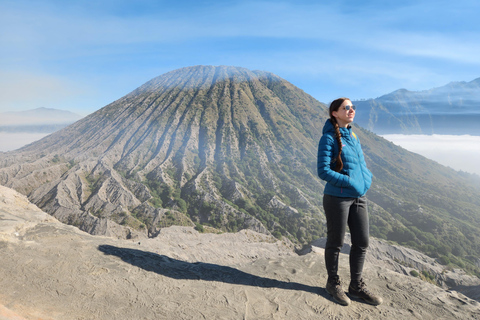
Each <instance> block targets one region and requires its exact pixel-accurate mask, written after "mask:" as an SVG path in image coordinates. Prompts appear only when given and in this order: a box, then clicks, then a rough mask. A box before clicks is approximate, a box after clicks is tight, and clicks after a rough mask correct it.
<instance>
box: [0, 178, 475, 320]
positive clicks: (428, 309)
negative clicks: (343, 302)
mask: <svg viewBox="0 0 480 320" xmlns="http://www.w3.org/2000/svg"><path fill="white" fill-rule="evenodd" d="M0 220H1V221H0V222H1V223H0V252H1V255H2V257H3V259H2V261H1V262H0V274H1V275H2V276H1V277H0V319H2V320H5V319H6V320H14V319H15V320H20V319H43V320H47V319H52V320H53V319H59V320H69V319H75V320H78V319H89V320H92V319H478V318H479V317H480V303H479V302H478V301H475V300H473V299H470V298H468V297H467V296H465V295H463V294H461V293H458V292H456V291H452V290H445V289H442V288H440V287H438V286H435V285H433V284H430V283H428V282H425V281H422V280H420V279H419V278H416V277H413V276H410V275H408V274H407V275H406V274H401V273H398V272H395V271H392V270H389V269H387V268H385V266H384V265H382V264H380V263H379V262H378V260H377V262H374V261H372V260H369V262H368V263H367V265H366V268H365V269H366V270H365V277H366V278H367V279H368V280H369V281H368V282H369V284H370V287H371V288H372V290H375V291H376V292H378V293H379V294H380V295H382V296H383V297H384V301H385V302H384V303H383V304H382V305H380V306H378V307H374V306H370V305H367V304H365V303H362V302H360V301H353V303H352V305H350V306H348V307H342V306H340V305H338V304H336V303H335V302H334V301H332V299H331V298H330V297H329V296H328V294H327V293H326V292H325V290H324V285H325V281H326V274H325V270H324V262H323V252H322V249H321V248H319V247H317V246H314V247H313V250H311V252H309V253H305V254H303V255H297V254H296V253H294V251H293V249H292V248H291V247H290V246H289V245H288V244H287V243H284V242H282V241H279V240H277V239H275V238H273V237H271V236H267V235H265V234H261V233H257V232H254V231H251V230H243V231H241V232H238V233H221V234H216V233H204V234H200V233H198V232H197V231H195V230H194V229H193V228H192V227H179V226H174V227H170V228H164V229H162V230H161V231H160V233H159V234H158V236H157V237H155V238H150V239H137V240H124V239H115V238H112V237H105V236H92V235H90V234H87V233H84V232H82V231H80V230H78V229H77V228H75V227H73V226H68V225H65V224H62V223H60V222H58V221H57V220H56V219H55V218H53V217H51V216H50V215H48V214H46V213H44V212H42V211H41V210H40V209H38V208H37V207H36V206H35V205H32V204H31V203H29V201H28V200H27V198H26V197H25V196H23V195H20V194H19V193H17V192H15V191H14V190H11V189H8V188H5V187H0ZM319 241H321V240H319ZM384 245H385V244H384ZM383 249H384V248H382V250H383ZM397 251H398V253H396V255H397V256H398V255H400V254H401V253H400V252H402V250H401V248H399V247H395V248H394V249H389V250H388V252H390V253H392V252H397ZM403 254H404V255H406V256H408V255H410V253H409V252H408V250H407V251H403ZM374 258H378V257H372V256H370V257H369V259H374ZM382 260H384V263H386V262H387V261H389V260H390V258H389V257H388V254H387V255H384V256H383V259H382ZM347 265H348V257H347V256H346V255H343V254H342V255H341V268H340V274H341V275H342V276H343V277H344V278H345V279H348V269H347V268H346V266H347ZM415 267H417V266H415Z"/></svg>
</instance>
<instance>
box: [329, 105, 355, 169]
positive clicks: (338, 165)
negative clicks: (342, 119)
mask: <svg viewBox="0 0 480 320" xmlns="http://www.w3.org/2000/svg"><path fill="white" fill-rule="evenodd" d="M345 100H350V99H348V98H338V99H335V100H333V101H332V103H330V108H328V114H329V115H330V121H331V122H332V124H333V127H334V128H335V138H336V139H337V142H338V155H337V158H336V159H335V162H336V164H335V171H337V172H340V171H342V169H343V161H342V157H341V154H342V135H341V133H340V128H339V126H338V123H337V119H336V118H335V117H334V116H333V112H334V111H338V109H339V108H340V106H341V105H342V103H343V102H344V101H345Z"/></svg>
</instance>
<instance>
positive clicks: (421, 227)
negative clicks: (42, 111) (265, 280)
mask: <svg viewBox="0 0 480 320" xmlns="http://www.w3.org/2000/svg"><path fill="white" fill-rule="evenodd" d="M357 112H358V113H361V112H362V110H360V109H358V110H357ZM327 115H328V112H327V107H326V106H325V105H324V104H323V103H321V102H319V101H317V100H316V99H314V98H313V97H311V96H310V95H308V94H307V93H305V92H304V91H302V90H301V89H299V88H297V87H295V86H294V85H293V84H291V83H289V82H288V81H286V80H284V79H282V78H280V77H278V76H277V75H274V74H272V73H269V72H265V71H251V70H248V69H244V68H239V67H228V66H194V67H187V68H182V69H178V70H174V71H171V72H168V73H166V74H164V75H161V76H159V77H157V78H154V79H152V80H151V81H149V82H147V83H145V84H144V85H142V86H141V87H139V88H138V89H136V90H134V91H133V92H131V93H129V94H127V95H126V96H124V97H122V98H120V99H119V100H117V101H114V102H113V103H111V104H109V105H107V106H105V107H103V108H101V109H99V110H98V111H96V112H95V113H92V114H90V115H89V116H87V117H85V118H83V119H81V120H79V121H77V122H75V123H74V124H72V125H70V126H68V127H66V128H64V129H62V130H60V131H57V132H55V133H53V134H51V135H49V136H47V137H45V138H43V139H42V140H39V141H37V142H34V143H32V144H30V145H27V146H25V147H23V148H21V149H19V150H15V151H11V152H7V153H0V184H2V185H4V186H7V187H11V188H13V189H16V190H17V191H19V192H21V193H23V194H25V195H27V196H28V198H29V200H30V201H31V202H33V203H34V204H36V205H37V206H38V207H40V208H41V209H43V210H44V211H46V212H48V213H49V214H51V215H53V216H55V217H56V218H57V219H59V220H60V221H62V222H64V223H67V224H71V225H74V226H77V227H79V228H80V229H82V230H84V231H86V232H89V233H91V234H97V235H107V236H114V237H118V238H137V237H155V236H156V235H158V233H159V232H160V230H161V229H162V228H164V227H168V226H171V225H183V226H196V227H197V229H198V230H201V231H209V230H211V231H214V232H225V231H227V232H230V231H232V232H234V231H238V230H242V229H252V230H255V231H257V232H261V233H265V234H273V235H274V236H276V237H277V238H281V239H285V240H287V241H290V242H293V243H296V244H306V243H309V242H310V241H312V240H314V239H317V238H319V237H321V236H323V235H324V234H325V226H324V215H323V209H322V195H323V188H324V185H323V182H322V181H321V180H320V179H319V178H318V177H317V172H316V155H317V146H318V141H319V139H320V137H321V130H322V128H323V125H324V123H325V121H326V119H327ZM353 129H354V131H355V133H356V135H357V136H358V138H359V139H360V140H361V142H362V147H363V150H364V153H365V159H366V161H367V165H368V167H369V168H370V170H371V171H372V173H373V175H374V180H373V184H372V188H371V189H370V190H369V192H368V193H367V197H368V199H369V211H370V216H371V219H370V221H371V233H372V235H373V236H376V237H378V238H382V239H387V240H392V241H396V242H398V243H400V244H403V245H409V246H411V247H413V248H415V249H418V250H420V251H422V252H425V253H427V254H429V255H431V256H433V257H438V258H443V259H444V261H445V262H447V263H449V262H451V263H454V264H456V265H460V266H462V267H465V268H467V269H469V268H470V269H469V270H470V271H472V272H478V273H479V274H480V269H479V266H480V259H479V258H480V257H479V252H480V250H479V248H480V236H479V235H480V209H479V208H480V197H479V196H478V195H479V194H480V187H479V186H480V182H479V179H478V177H476V176H473V175H469V174H466V173H463V172H457V171H454V170H452V169H450V168H446V167H444V166H441V165H439V164H438V163H436V162H434V161H431V160H428V159H426V158H424V157H422V156H419V155H417V154H413V153H411V152H408V151H406V150H404V149H402V148H400V147H398V146H396V145H394V144H392V143H390V142H388V141H387V140H385V139H383V138H381V137H379V136H377V135H375V134H373V133H372V132H369V131H368V130H365V129H363V128H361V127H359V126H356V125H354V128H353Z"/></svg>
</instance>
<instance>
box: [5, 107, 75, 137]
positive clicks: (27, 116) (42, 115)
mask: <svg viewBox="0 0 480 320" xmlns="http://www.w3.org/2000/svg"><path fill="white" fill-rule="evenodd" d="M80 118H81V116H79V115H78V114H75V113H73V112H70V111H66V110H58V109H52V108H37V109H33V110H26V111H16V112H2V113H0V132H28V133H51V132H55V131H57V130H59V129H62V128H64V127H66V126H67V125H69V124H72V123H74V122H75V121H77V120H79V119H80Z"/></svg>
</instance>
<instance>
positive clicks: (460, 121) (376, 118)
mask: <svg viewBox="0 0 480 320" xmlns="http://www.w3.org/2000/svg"><path fill="white" fill-rule="evenodd" d="M354 104H355V105H357V106H358V108H359V110H360V111H361V112H358V116H357V117H356V118H355V121H356V122H357V123H358V124H359V125H360V126H362V127H364V128H366V129H368V130H370V131H373V132H375V133H376V134H392V133H404V134H454V135H460V134H470V135H477V136H478V135H480V127H479V126H478V122H479V120H480V78H478V79H475V80H473V81H470V82H452V83H449V84H447V85H445V86H442V87H438V88H433V89H430V90H425V91H408V90H405V89H400V90H397V91H394V92H392V93H389V94H386V95H384V96H381V97H379V98H376V99H368V100H364V101H354Z"/></svg>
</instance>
